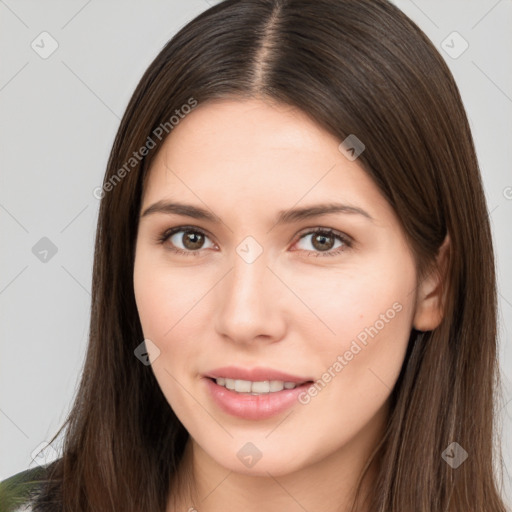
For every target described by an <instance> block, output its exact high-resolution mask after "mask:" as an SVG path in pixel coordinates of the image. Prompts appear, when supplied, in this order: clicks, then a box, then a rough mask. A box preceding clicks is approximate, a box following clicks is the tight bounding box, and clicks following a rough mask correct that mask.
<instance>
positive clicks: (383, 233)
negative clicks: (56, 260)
mask: <svg viewBox="0 0 512 512" xmlns="http://www.w3.org/2000/svg"><path fill="white" fill-rule="evenodd" d="M340 142H341V141H340V140H337V139H336V138H335V137H334V136H332V135H330V134H329V133H327V132H326V131H324V130H323V129H322V128H320V127H319V126H318V125H317V124H315V123H314V122H313V121H312V120H310V119H309V118H308V117H307V116H306V115H304V114H303V113H301V112H300V111H298V110H296V109H292V108H291V107H288V106H282V105H279V106H271V105H270V104H267V103H265V102H263V101H258V100H247V101H236V100H222V101H216V102H210V103H205V104H203V105H201V104H200V105H199V106H198V107H197V108H196V109H195V110H194V111H192V113H190V114H189V115H188V116H187V117H185V119H183V120H182V121H181V122H180V123H179V125H177V126H176V127H175V128H174V129H173V131H172V133H171V135H170V136H169V137H168V138H167V140H166V141H165V144H164V145H163V147H162V150H161V151H160V152H159V154H158V155H157V157H156V158H155V160H154V161H153V163H152V166H151V169H150V174H149V181H148V182H147V188H146V191H145V195H144V197H143V204H142V209H141V217H140V221H139V231H138V238H137V247H136V258H135V270H134V286H135V296H136V302H137V307H138V311H139V315H140V321H141V324H142V328H143V332H144V336H145V338H146V340H151V341H150V342H147V347H148V350H149V353H150V357H151V358H152V370H153V372H154V374H155V377H156V379H157V381H158V384H159V385H160V387H161V389H162V391H163V393H164V395H165V397H166V398H167V401H168V402H169V405H170V406H171V407H172V409H173V410H174V411H175V413H176V415H177V416H178V418H179V419H180V420H181V422H182V423H183V425H184V426H185V427H186V429H187V430H188V432H189V433H190V435H191V438H192V439H193V441H194V445H195V448H196V450H199V451H200V452H201V453H202V454H203V457H205V458H207V459H208V460H209V461H210V462H211V463H212V464H214V465H220V466H222V467H224V468H227V469H229V470H231V471H235V472H238V473H246V474H254V475H266V474H267V471H268V472H270V473H271V474H272V475H283V474H287V473H291V472H292V471H295V470H298V469H301V468H305V467H307V466H309V465H311V464H314V463H315V462H319V461H321V460H323V459H326V458H327V457H329V456H332V455H335V454H343V456H344V457H345V458H346V457H348V458H349V459H351V458H354V460H355V459H356V458H358V457H361V456H362V454H366V455H367V454H368V453H369V452H370V451H371V448H370V445H371V444H372V443H373V442H375V440H376V439H377V438H378V437H379V435H380V433H381V429H382V426H383V424H384V421H385V417H386V414H387V404H388V397H389V396H390V393H391V390H392V388H393V386H394V384H395V382H396V380H397V378H398V375H399V372H400V369H401V366H402V363H403V360H404V356H405V351H406V347H407V342H408V339H409V334H410V331H411V327H412V325H413V323H414V318H415V313H416V311H417V310H416V307H417V304H416V300H417V287H416V277H417V276H416V272H415V265H414V260H413V257H412V254H411V252H410V251H409V248H408V246H407V244H406V241H405V238H404V234H403V232H402V231H401V227H400V225H399V222H398V219H397V218H396V216H395V214H394V212H393V210H392V209H391V207H390V206H389V204H388V203H387V202H386V201H385V199H384V198H383V196H382V195H381V194H380V192H379V190H378V189H377V187H376V185H375V184H374V182H373V181H372V180H371V179H370V178H369V177H368V175H367V174H366V173H365V172H364V171H363V170H362V168H361V167H360V166H359V164H358V160H357V159H355V160H353V159H352V158H348V157H347V156H346V155H345V154H344V153H342V152H341V151H340V149H339V148H338V146H339V144H340ZM362 142H363V143H364V141H362ZM167 203H175V204H177V203H179V204H181V205H186V206H187V207H188V208H189V209H188V211H189V214H188V215H187V214H186V213H187V210H186V208H185V207H183V208H182V209H181V213H180V211H178V209H177V208H176V207H174V208H173V207H171V206H167V207H165V205H166V204H167ZM327 204H329V205H344V206H345V207H346V208H344V209H343V208H342V209H340V210H339V211H333V212H331V213H322V212H321V211H320V210H321V209H322V208H323V207H324V205H327ZM153 205H159V207H155V208H152V209H151V210H152V211H148V212H147V213H146V211H147V210H148V208H151V207H152V206H153ZM193 208H194V209H197V210H201V211H203V210H204V211H205V212H206V213H207V214H208V215H209V216H211V218H206V217H204V216H203V215H199V214H196V213H197V210H193ZM314 208H318V211H317V212H316V213H315V211H314ZM300 211H303V213H302V214H300V213H299V212H300ZM304 212H305V213H304ZM306 213H307V214H306ZM171 228H173V229H176V233H174V234H170V235H169V236H168V237H167V240H165V241H163V242H162V243H160V242H159V241H158V239H159V238H160V237H162V238H163V237H164V236H165V234H166V233H167V234H169V230H170V229H171ZM315 230H320V233H315ZM329 231H331V232H330V233H329ZM175 251H179V252H175ZM141 341H142V340H141ZM227 367H230V370H226V369H225V368H227ZM254 369H259V370H260V371H259V372H257V371H254V372H253V370H254ZM251 372H252V373H251ZM280 373H284V374H287V375H280ZM212 376H215V377H220V378H223V377H224V378H225V379H229V380H227V381H224V386H223V385H222V384H223V381H222V380H220V381H219V383H220V384H217V383H215V382H214V380H213V379H211V378H210V377H212ZM237 381H239V382H237ZM265 381H269V383H268V384H267V383H265ZM270 381H273V382H270ZM252 382H258V383H259V384H255V385H254V384H252ZM262 382H263V384H262ZM284 382H294V383H295V384H296V385H297V387H296V388H295V389H288V388H291V385H290V384H286V385H284ZM304 382H306V384H302V385H301V383H304ZM308 382H309V383H308ZM313 382H314V383H315V385H314V386H313V385H312V383H313ZM225 385H227V386H228V387H233V386H235V390H229V389H227V388H226V387H225ZM283 387H284V389H282V390H281V391H278V390H279V389H281V388H283ZM249 390H250V391H251V392H258V393H261V394H258V395H253V394H249V393H248V392H249Z"/></svg>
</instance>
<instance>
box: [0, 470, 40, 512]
mask: <svg viewBox="0 0 512 512" xmlns="http://www.w3.org/2000/svg"><path fill="white" fill-rule="evenodd" d="M45 473H46V470H45V468H44V467H41V466H38V467H36V468H31V469H27V470H25V471H21V472H20V473H16V474H15V475H13V476H11V477H9V478H7V479H5V480H3V481H2V482H0V510H1V511H2V512H15V510H16V509H17V508H18V507H21V506H22V505H23V504H25V503H27V502H28V501H29V500H30V498H31V497H32V495H33V493H34V492H35V491H37V490H38V489H39V487H40V486H41V484H43V483H44V482H45Z"/></svg>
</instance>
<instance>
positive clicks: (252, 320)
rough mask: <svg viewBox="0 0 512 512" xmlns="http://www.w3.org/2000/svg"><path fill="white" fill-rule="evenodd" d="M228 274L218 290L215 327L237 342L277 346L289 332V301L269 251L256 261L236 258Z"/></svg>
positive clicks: (227, 337) (224, 335) (223, 334)
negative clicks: (271, 266) (273, 268)
mask: <svg viewBox="0 0 512 512" xmlns="http://www.w3.org/2000/svg"><path fill="white" fill-rule="evenodd" d="M232 261H233V265H232V268H231V270H230V271H229V272H228V274H227V275H226V276H225V277H224V278H223V279H222V281H221V283H219V286H218V287H216V297H215V299H216V304H218V307H216V309H215V322H214V324H215V328H216V330H217V333H218V334H219V335H220V336H222V337H223V338H225V339H228V340H231V341H232V342H236V343H243V344H251V343H254V342H258V343H261V342H263V341H264V342H265V343H269V344H270V343H274V342H276V341H279V340H280V339H282V338H283V337H284V335H285V331H286V316H287V315H286V302H287V301H288V302H289V301H290V295H291V294H290V292H288V295H287V294H286V293H285V292H286V290H285V289H284V285H283V283H282V282H281V281H280V280H279V279H278V278H277V277H276V275H275V273H274V272H273V271H272V270H271V269H270V268H269V266H268V265H269V263H270V262H269V261H268V258H267V257H266V253H265V251H264V252H263V254H261V255H260V256H259V257H258V258H257V259H256V261H253V262H251V263H249V262H247V261H245V260H244V259H243V258H242V257H239V255H238V254H235V255H234V258H233V260H232Z"/></svg>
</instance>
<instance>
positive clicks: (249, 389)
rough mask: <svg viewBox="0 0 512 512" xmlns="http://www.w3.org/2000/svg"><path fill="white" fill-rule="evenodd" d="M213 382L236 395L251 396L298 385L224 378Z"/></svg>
mask: <svg viewBox="0 0 512 512" xmlns="http://www.w3.org/2000/svg"><path fill="white" fill-rule="evenodd" d="M215 382H216V383H217V384H218V385H219V386H224V387H225V388H227V389H230V390H231V391H236V392H237V393H251V394H253V395H261V394H267V393H275V392H277V391H282V390H283V389H293V388H295V387H296V386H298V385H299V384H296V383H295V382H284V381H282V380H270V381H269V380H265V381H260V382H252V381H249V380H240V379H226V378H224V377H219V378H217V379H215Z"/></svg>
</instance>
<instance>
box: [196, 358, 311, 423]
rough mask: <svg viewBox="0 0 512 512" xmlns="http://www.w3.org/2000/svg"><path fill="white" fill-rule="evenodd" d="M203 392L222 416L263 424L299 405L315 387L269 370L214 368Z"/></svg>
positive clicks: (302, 379) (308, 380) (305, 379)
mask: <svg viewBox="0 0 512 512" xmlns="http://www.w3.org/2000/svg"><path fill="white" fill-rule="evenodd" d="M202 380H203V382H204V383H205V392H206V394H207V396H209V398H210V399H211V400H212V401H213V403H214V404H215V405H216V406H217V407H218V408H219V409H220V410H221V411H223V412H224V413H227V414H229V415H231V416H236V417H238V418H241V419H244V420H252V421H255V420H265V419H270V418H272V417H277V416H278V415H280V414H282V413H284V412H285V411H286V410H287V409H289V408H290V407H293V406H294V405H296V404H297V403H299V398H300V396H301V395H302V394H303V393H305V392H307V389H308V388H309V387H310V386H311V384H313V383H314V379H313V378H312V377H299V376H296V375H291V374H289V373H284V372H281V371H279V370H273V369H271V368H262V367H259V368H243V367H234V366H229V367H224V368H217V369H216V370H212V371H211V372H209V373H207V374H204V375H203V379H202Z"/></svg>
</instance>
